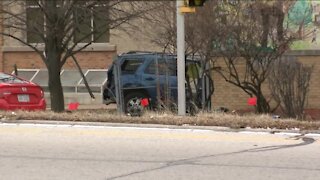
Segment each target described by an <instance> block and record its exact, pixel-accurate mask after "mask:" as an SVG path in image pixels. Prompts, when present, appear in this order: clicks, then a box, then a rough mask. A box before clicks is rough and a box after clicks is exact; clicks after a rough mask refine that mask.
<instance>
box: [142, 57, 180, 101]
mask: <svg viewBox="0 0 320 180" xmlns="http://www.w3.org/2000/svg"><path fill="white" fill-rule="evenodd" d="M142 78H143V80H144V82H145V86H146V87H148V91H149V94H150V95H151V96H152V97H153V98H155V99H156V100H159V99H160V100H165V99H171V101H175V100H174V99H172V97H176V95H177V93H176V91H177V65H176V61H175V60H174V58H168V57H161V56H159V57H154V58H152V59H150V60H149V63H148V64H147V66H146V68H145V70H144V73H143V77H142Z"/></svg>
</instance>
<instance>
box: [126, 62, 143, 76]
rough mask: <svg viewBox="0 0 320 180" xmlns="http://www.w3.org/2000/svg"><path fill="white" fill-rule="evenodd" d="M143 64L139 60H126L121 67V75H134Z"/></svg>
mask: <svg viewBox="0 0 320 180" xmlns="http://www.w3.org/2000/svg"><path fill="white" fill-rule="evenodd" d="M142 63H143V61H142V60H141V59H126V60H125V61H124V62H123V64H122V65H121V72H122V73H123V74H134V73H135V72H136V71H137V70H138V68H139V67H140V65H141V64H142Z"/></svg>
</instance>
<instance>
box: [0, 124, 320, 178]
mask: <svg viewBox="0 0 320 180" xmlns="http://www.w3.org/2000/svg"><path fill="white" fill-rule="evenodd" d="M319 139H320V137H319V136H318V135H308V136H295V135H286V134H266V133H235V132H215V131H209V130H191V129H157V128H130V127H104V126H94V127H93V126H70V125H58V126H57V125H32V124H20V125H17V124H0V147H1V148H0V150H1V151H0V179H1V180H38V179H39V180H56V179H57V180H63V179H66V180H71V179H76V180H88V179H94V180H100V179H101V180H126V179H129V180H163V179H165V180H185V179H194V180H198V179H199V180H206V179H208V180H217V179H223V180H224V179H227V180H236V179H237V180H250V179H252V180H269V179H277V180H278V179H281V180H282V179H283V180H284V179H288V180H295V179H296V180H301V179H303V180H309V179H312V180H313V179H314V180H318V179H320V142H319V141H320V140H319Z"/></svg>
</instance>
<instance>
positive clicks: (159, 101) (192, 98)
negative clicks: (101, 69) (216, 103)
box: [103, 52, 201, 115]
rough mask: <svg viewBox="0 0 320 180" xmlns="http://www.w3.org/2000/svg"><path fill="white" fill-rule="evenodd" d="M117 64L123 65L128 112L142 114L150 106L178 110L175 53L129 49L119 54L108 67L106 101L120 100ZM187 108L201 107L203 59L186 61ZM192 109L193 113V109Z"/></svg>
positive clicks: (125, 107)
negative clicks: (145, 103) (117, 97)
mask: <svg viewBox="0 0 320 180" xmlns="http://www.w3.org/2000/svg"><path fill="white" fill-rule="evenodd" d="M115 64H118V65H119V66H120V67H119V68H118V69H119V70H120V72H121V73H120V74H121V75H120V81H119V82H121V85H120V86H119V87H120V89H121V91H120V92H122V94H123V100H122V102H123V106H122V107H124V111H125V113H127V114H131V115H140V114H141V112H142V110H143V109H144V107H143V105H144V104H143V103H142V101H143V100H145V99H147V100H148V102H147V104H148V107H150V108H152V109H154V108H164V107H165V108H169V109H170V110H176V109H177V103H176V102H177V96H178V95H177V58H176V56H175V55H171V54H164V53H152V52H128V53H125V54H122V55H120V56H118V57H117V58H116V59H115V60H114V62H113V64H112V65H111V67H110V68H109V70H108V80H107V83H106V85H105V88H104V92H103V99H104V103H105V104H107V105H108V104H110V103H116V96H115V94H116V93H115V79H114V69H115ZM186 96H187V104H186V107H187V111H189V113H195V112H196V111H197V109H198V107H200V106H201V102H200V101H201V80H200V63H199V61H194V60H186ZM191 111H192V112H191Z"/></svg>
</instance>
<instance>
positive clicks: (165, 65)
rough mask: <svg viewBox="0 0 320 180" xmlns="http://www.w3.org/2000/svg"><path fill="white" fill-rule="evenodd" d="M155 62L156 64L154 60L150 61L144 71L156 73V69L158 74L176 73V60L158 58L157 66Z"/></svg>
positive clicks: (174, 74) (170, 74)
mask: <svg viewBox="0 0 320 180" xmlns="http://www.w3.org/2000/svg"><path fill="white" fill-rule="evenodd" d="M156 64H157V63H156V60H154V61H152V62H151V63H150V64H149V66H148V67H147V69H146V70H145V73H146V74H157V69H158V73H159V75H169V76H176V75H177V61H175V60H173V59H169V60H167V61H166V60H165V59H158V66H157V65H156ZM157 67H158V68H157Z"/></svg>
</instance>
